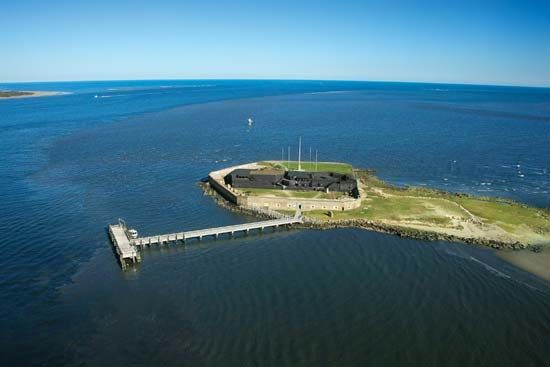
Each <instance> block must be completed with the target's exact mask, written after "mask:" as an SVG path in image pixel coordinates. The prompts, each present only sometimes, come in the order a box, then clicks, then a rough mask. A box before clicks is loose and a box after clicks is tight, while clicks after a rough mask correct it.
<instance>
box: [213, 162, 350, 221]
mask: <svg viewBox="0 0 550 367" xmlns="http://www.w3.org/2000/svg"><path fill="white" fill-rule="evenodd" d="M287 165H288V163H287V162H284V161H267V162H254V163H248V164H243V165H238V166H233V167H228V168H225V169H222V170H219V171H214V172H211V173H210V174H209V175H208V182H209V184H210V186H211V187H212V188H213V189H215V190H216V191H217V192H218V194H220V195H221V196H222V197H224V198H225V199H226V200H228V201H229V202H231V203H233V204H236V205H238V206H241V207H245V208H252V209H254V208H264V209H271V210H279V211H285V210H288V211H292V210H301V211H314V210H325V211H326V210H330V211H346V210H353V209H357V208H359V207H360V205H361V195H360V192H359V186H358V182H357V178H356V177H355V175H354V174H353V170H352V167H351V166H350V165H347V164H343V163H335V162H319V163H317V168H318V169H320V170H319V171H313V170H303V171H302V170H293V169H289V167H287ZM290 168H292V167H290Z"/></svg>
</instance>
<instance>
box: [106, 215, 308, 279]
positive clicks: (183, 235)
mask: <svg viewBox="0 0 550 367" xmlns="http://www.w3.org/2000/svg"><path fill="white" fill-rule="evenodd" d="M295 223H302V215H301V213H296V215H295V216H293V217H283V218H278V219H271V220H264V221H260V222H252V223H243V224H236V225H230V226H223V227H214V228H206V229H199V230H193V231H187V232H177V233H169V234H162V235H156V236H148V237H139V238H134V239H132V238H130V235H129V234H128V228H127V226H126V223H125V222H124V221H123V220H121V219H119V223H118V224H110V225H109V234H110V235H111V240H112V242H113V245H114V246H115V249H116V252H117V254H118V256H119V259H120V263H121V266H122V269H123V270H126V268H127V266H128V262H131V263H136V262H140V261H141V255H140V253H139V250H141V249H142V248H143V247H144V246H151V245H155V244H156V245H162V244H163V243H170V242H177V241H181V242H182V243H183V242H185V241H187V240H191V239H198V240H202V239H203V237H208V236H212V237H215V238H218V237H219V236H222V235H230V236H233V235H234V234H235V233H237V232H245V233H249V232H250V231H252V230H259V231H263V230H264V229H265V228H278V227H279V226H285V225H291V224H295Z"/></svg>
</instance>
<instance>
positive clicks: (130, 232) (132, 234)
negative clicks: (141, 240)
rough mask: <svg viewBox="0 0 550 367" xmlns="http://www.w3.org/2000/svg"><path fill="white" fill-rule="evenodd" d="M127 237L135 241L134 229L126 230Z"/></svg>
mask: <svg viewBox="0 0 550 367" xmlns="http://www.w3.org/2000/svg"><path fill="white" fill-rule="evenodd" d="M128 235H129V236H130V238H132V239H136V238H138V231H136V230H135V229H133V228H132V229H129V230H128Z"/></svg>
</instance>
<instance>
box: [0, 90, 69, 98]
mask: <svg viewBox="0 0 550 367" xmlns="http://www.w3.org/2000/svg"><path fill="white" fill-rule="evenodd" d="M59 94H63V93H62V92H52V91H21V90H8V91H5V90H4V91H0V99H7V98H29V97H46V96H55V95H59Z"/></svg>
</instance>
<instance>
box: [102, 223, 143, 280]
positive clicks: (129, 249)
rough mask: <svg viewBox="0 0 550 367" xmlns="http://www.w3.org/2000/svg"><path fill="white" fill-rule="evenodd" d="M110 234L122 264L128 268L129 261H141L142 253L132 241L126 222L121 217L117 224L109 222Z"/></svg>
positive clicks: (124, 267)
mask: <svg viewBox="0 0 550 367" xmlns="http://www.w3.org/2000/svg"><path fill="white" fill-rule="evenodd" d="M109 235H110V237H111V241H112V242H113V245H114V246H115V250H116V253H117V255H118V258H119V260H120V266H122V269H123V270H126V268H127V267H128V263H129V262H130V263H137V262H141V254H140V253H139V251H138V250H137V249H136V247H135V246H134V245H132V244H131V243H130V238H129V236H128V228H127V227H126V223H125V222H124V221H123V220H121V219H119V220H118V223H117V224H109Z"/></svg>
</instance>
